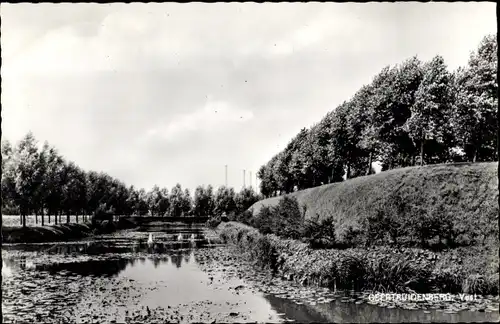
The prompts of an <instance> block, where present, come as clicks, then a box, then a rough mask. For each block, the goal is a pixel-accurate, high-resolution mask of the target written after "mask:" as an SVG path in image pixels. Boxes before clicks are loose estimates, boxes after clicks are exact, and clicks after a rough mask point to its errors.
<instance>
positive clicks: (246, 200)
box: [234, 188, 259, 213]
mask: <svg viewBox="0 0 500 324" xmlns="http://www.w3.org/2000/svg"><path fill="white" fill-rule="evenodd" d="M234 200H235V204H236V212H237V213H242V212H244V211H245V210H247V209H248V208H250V207H251V206H252V205H253V204H254V203H256V202H257V201H259V198H258V196H257V194H256V193H255V191H254V190H253V189H252V188H243V189H242V190H241V191H240V192H239V193H237V194H236V196H235V199H234Z"/></svg>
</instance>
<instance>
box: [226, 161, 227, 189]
mask: <svg viewBox="0 0 500 324" xmlns="http://www.w3.org/2000/svg"><path fill="white" fill-rule="evenodd" d="M226 188H227V164H226Z"/></svg>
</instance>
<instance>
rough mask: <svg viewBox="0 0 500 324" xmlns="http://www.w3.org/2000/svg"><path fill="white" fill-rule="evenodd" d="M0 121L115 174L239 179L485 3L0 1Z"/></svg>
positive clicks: (194, 181) (483, 21) (491, 26)
mask: <svg viewBox="0 0 500 324" xmlns="http://www.w3.org/2000/svg"><path fill="white" fill-rule="evenodd" d="M0 10H1V18H2V26H1V32H2V36H1V45H2V60H3V62H2V70H1V74H2V79H3V80H2V81H3V82H2V118H3V120H2V135H3V138H5V139H8V140H11V141H13V142H17V141H18V140H19V139H20V138H21V137H22V136H23V135H24V134H26V133H27V132H28V131H29V130H31V131H33V133H34V135H35V137H36V138H37V139H38V140H39V141H40V143H43V141H44V140H47V141H49V143H51V144H53V145H55V146H56V147H57V148H58V149H59V151H60V152H61V153H62V154H63V155H64V156H65V157H66V158H67V159H69V160H72V161H75V162H76V163H77V164H78V165H80V166H81V167H83V168H84V169H86V170H96V171H105V172H107V173H109V174H110V175H112V176H114V177H117V178H119V179H121V180H123V181H125V182H126V183H127V184H128V185H131V184H133V185H135V186H139V187H144V188H146V189H149V188H151V187H152V186H153V185H154V184H158V185H159V186H166V187H168V188H171V187H172V186H174V185H175V184H176V183H177V182H179V183H181V184H182V185H183V187H188V188H190V189H191V190H193V189H194V188H195V187H196V185H198V184H205V185H206V184H212V185H214V186H215V187H217V186H219V185H222V184H224V165H226V164H228V165H229V172H228V174H229V181H228V182H229V185H231V186H234V187H235V188H236V189H237V190H239V189H240V188H241V186H242V184H243V171H242V170H243V169H246V170H248V171H247V185H248V184H249V171H252V177H253V183H254V184H255V172H256V171H257V170H258V168H259V166H261V165H262V164H264V163H266V162H267V161H268V160H269V159H270V158H271V157H272V156H273V155H274V154H275V153H277V152H278V151H280V150H282V149H283V148H284V146H285V145H286V144H287V143H288V141H289V140H290V139H291V138H292V137H293V136H294V135H295V134H296V133H297V132H298V131H299V130H300V129H301V128H302V127H309V126H311V125H312V124H314V123H315V122H318V121H319V120H320V119H321V118H322V117H323V116H324V115H325V114H326V113H327V112H328V111H330V110H332V109H334V108H335V107H336V106H337V105H338V104H340V103H341V102H342V101H344V100H348V99H349V98H350V97H351V96H352V95H353V94H354V92H355V91H356V90H358V89H359V88H360V87H361V86H362V85H363V84H366V83H369V82H370V80H371V78H372V77H373V76H374V75H375V74H376V73H378V72H379V71H380V70H381V69H382V68H383V67H384V66H385V65H388V64H395V63H400V62H401V61H403V60H405V59H407V58H409V57H411V56H413V55H418V56H419V58H420V59H422V60H429V59H431V58H432V57H433V56H434V55H436V54H440V55H442V56H443V57H444V58H445V60H446V62H447V64H448V66H449V68H450V69H451V70H454V69H456V68H457V67H458V66H461V65H465V64H466V63H467V60H468V57H469V53H470V51H471V50H475V49H476V48H477V45H478V44H479V42H480V40H481V39H482V38H483V37H484V36H485V35H486V34H489V33H495V32H496V29H497V28H496V19H495V4H494V3H477V2H470V3H404V2H401V3H383V4H382V3H369V4H354V3H350V4H334V3H293V4H287V3H281V4H273V3H266V4H255V3H231V4H225V3H220V4H201V3H195V4H175V3H164V4H107V5H97V4H16V5H10V4H3V5H2V6H1V9H0Z"/></svg>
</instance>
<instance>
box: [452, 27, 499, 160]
mask: <svg viewBox="0 0 500 324" xmlns="http://www.w3.org/2000/svg"><path fill="white" fill-rule="evenodd" d="M497 52H498V43H497V38H496V35H488V36H486V37H485V38H484V39H483V40H482V41H481V43H480V44H479V48H478V49H477V51H476V52H474V53H472V54H471V57H470V59H469V64H468V66H467V67H466V68H463V69H459V70H458V71H457V72H456V78H455V81H456V88H455V90H456V101H455V105H454V107H453V113H452V117H451V122H452V125H453V129H454V134H455V137H456V138H457V140H458V141H459V147H460V148H461V149H462V150H463V151H464V152H465V155H466V157H467V160H469V161H473V162H475V161H478V160H481V161H492V160H498V156H496V148H495V142H496V140H497V139H496V134H497V131H498V121H497V116H496V112H497V109H498V80H497V69H498V56H497Z"/></svg>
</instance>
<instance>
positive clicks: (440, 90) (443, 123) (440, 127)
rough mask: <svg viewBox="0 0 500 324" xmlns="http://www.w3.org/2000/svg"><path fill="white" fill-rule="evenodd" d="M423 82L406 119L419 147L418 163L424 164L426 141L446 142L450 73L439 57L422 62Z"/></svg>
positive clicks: (450, 94)
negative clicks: (409, 115)
mask: <svg viewBox="0 0 500 324" xmlns="http://www.w3.org/2000/svg"><path fill="white" fill-rule="evenodd" d="M423 70H424V74H423V79H422V82H421V83H420V86H419V88H418V90H417V92H416V94H415V104H414V105H413V106H412V108H411V117H410V118H409V119H408V120H407V122H406V129H407V130H408V131H409V133H410V136H411V137H412V139H413V141H414V143H415V144H417V145H419V147H420V164H421V165H423V164H424V158H425V156H424V149H425V144H426V143H427V142H428V141H434V142H436V143H438V144H441V145H446V143H445V141H446V139H447V137H448V135H449V125H448V123H447V118H446V116H447V115H448V114H449V111H450V109H451V106H452V99H453V97H452V91H451V90H452V88H451V84H450V80H451V77H450V73H449V72H448V71H447V69H446V65H445V63H444V60H443V58H442V57H441V56H436V57H434V58H433V59H432V60H431V61H430V62H428V63H426V64H425V65H424V68H423Z"/></svg>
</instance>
